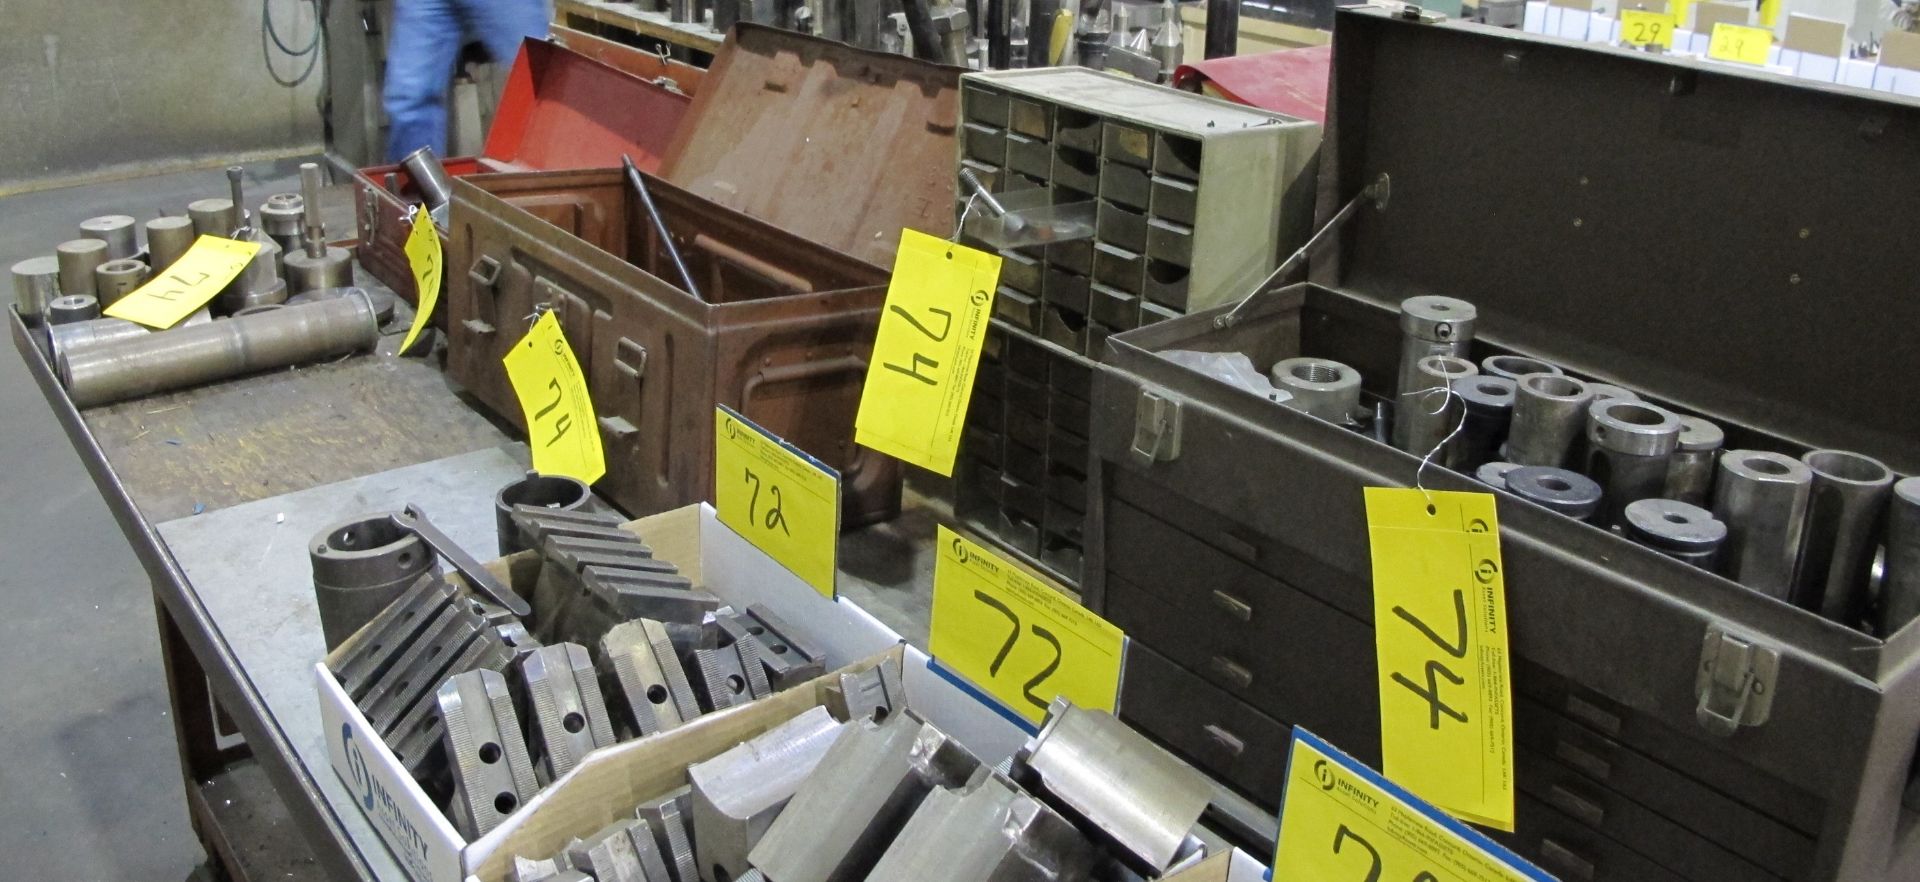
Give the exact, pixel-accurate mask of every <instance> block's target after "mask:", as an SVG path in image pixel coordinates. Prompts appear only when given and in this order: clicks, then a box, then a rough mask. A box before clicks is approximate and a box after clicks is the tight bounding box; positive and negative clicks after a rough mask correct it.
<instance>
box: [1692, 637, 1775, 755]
mask: <svg viewBox="0 0 1920 882" xmlns="http://www.w3.org/2000/svg"><path fill="white" fill-rule="evenodd" d="M1779 678H1780V652H1779V651H1778V650H1776V649H1774V648H1773V647H1771V646H1767V645H1765V644H1763V643H1760V642H1759V641H1757V640H1754V639H1753V638H1751V637H1748V636H1746V635H1744V634H1736V633H1734V632H1732V631H1729V630H1727V628H1726V626H1724V625H1722V624H1720V623H1718V622H1715V623H1713V624H1711V625H1708V626H1707V636H1706V640H1705V642H1704V644H1703V645H1702V646H1701V648H1700V670H1699V673H1698V674H1697V675H1696V676H1695V677H1694V685H1693V689H1694V694H1695V695H1696V696H1698V697H1699V699H1700V703H1699V704H1698V705H1697V706H1696V707H1695V708H1694V718H1695V719H1697V720H1698V721H1699V723H1700V725H1701V727H1703V728H1705V729H1706V730H1707V731H1709V732H1712V733H1713V734H1715V735H1718V736H1721V737H1723V738H1725V737H1728V736H1731V735H1733V734H1734V733H1735V732H1738V731H1740V727H1742V726H1760V725H1764V724H1765V723H1766V722H1767V718H1768V717H1769V716H1770V715H1771V714H1772V712H1773V693H1774V690H1775V687H1776V686H1777V685H1778V682H1779Z"/></svg>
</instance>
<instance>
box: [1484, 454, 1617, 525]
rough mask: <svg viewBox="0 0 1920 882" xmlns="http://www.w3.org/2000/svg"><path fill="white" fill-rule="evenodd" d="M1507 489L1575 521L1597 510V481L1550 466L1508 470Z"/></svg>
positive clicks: (1591, 514)
mask: <svg viewBox="0 0 1920 882" xmlns="http://www.w3.org/2000/svg"><path fill="white" fill-rule="evenodd" d="M1507 491H1508V492H1510V493H1512V494H1514V495H1515V496H1518V497H1520V498H1521V499H1525V500H1527V501H1528V502H1532V503H1534V504H1536V505H1540V506H1544V507H1545V508H1548V509H1550V510H1552V511H1556V512H1559V513H1560V514H1563V515H1566V516H1567V517H1570V518H1573V519H1574V520H1577V521H1585V520H1590V519H1592V518H1593V515H1594V512H1597V511H1599V510H1600V497H1601V495H1602V491H1601V489H1600V484H1599V483H1598V482H1596V481H1594V480H1593V479H1592V478H1589V477H1587V476H1586V475H1583V474H1580V473H1579V472H1575V471H1569V470H1567V469H1556V468H1553V467H1551V466H1521V467H1520V468H1517V469H1514V470H1513V471H1510V472H1508V473H1507Z"/></svg>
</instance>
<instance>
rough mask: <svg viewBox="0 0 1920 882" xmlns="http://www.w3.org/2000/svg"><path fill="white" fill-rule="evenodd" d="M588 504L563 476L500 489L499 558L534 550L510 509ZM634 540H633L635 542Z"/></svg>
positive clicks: (575, 483)
mask: <svg viewBox="0 0 1920 882" xmlns="http://www.w3.org/2000/svg"><path fill="white" fill-rule="evenodd" d="M420 149H422V150H425V149H427V148H425V147H422V148H420ZM592 500H593V491H592V490H591V489H589V488H588V487H587V485H586V484H585V483H584V482H582V481H581V480H580V479H578V478H570V477H567V476H566V475H542V474H539V473H538V472H528V473H527V476H526V477H524V478H521V479H520V480H518V481H514V482H513V483H511V484H508V485H507V486H505V487H502V488H500V492H498V493H495V494H494V495H493V524H494V529H495V531H496V532H497V534H498V542H499V545H500V556H501V557H506V556H507V555H509V554H512V553H514V552H516V551H525V550H527V549H529V548H532V547H534V546H533V543H531V542H529V541H527V539H526V538H525V537H524V536H523V535H522V533H521V532H520V528H519V527H518V526H516V525H515V524H514V522H513V509H514V506H516V505H526V506H531V507H534V508H542V509H549V510H552V509H558V510H562V511H575V510H578V509H580V508H581V507H583V506H585V505H587V504H589V503H590V502H591V501H592ZM638 538H639V537H635V541H638Z"/></svg>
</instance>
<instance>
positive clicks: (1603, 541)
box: [1082, 9, 1920, 880]
mask: <svg viewBox="0 0 1920 882" xmlns="http://www.w3.org/2000/svg"><path fill="white" fill-rule="evenodd" d="M1337 18H1338V25H1337V27H1336V31H1335V46H1336V47H1337V49H1336V52H1335V60H1334V81H1333V87H1332V92H1331V103H1330V107H1329V123H1328V129H1327V147H1326V149H1324V150H1323V151H1322V154H1321V156H1322V162H1321V195H1320V200H1319V211H1318V213H1319V215H1320V217H1321V218H1322V219H1323V220H1324V219H1327V218H1330V217H1331V216H1332V215H1333V214H1334V213H1335V211H1336V209H1338V208H1339V207H1341V206H1342V205H1344V204H1346V203H1347V202H1348V200H1350V199H1351V198H1353V197H1354V196H1355V195H1356V194H1358V193H1359V192H1361V191H1362V190H1363V189H1364V188H1365V187H1367V186H1368V185H1369V184H1372V183H1373V182H1375V181H1377V180H1378V179H1379V178H1380V176H1382V175H1386V176H1387V178H1388V180H1389V181H1390V188H1389V192H1388V199H1387V200H1386V204H1385V205H1384V207H1380V208H1375V207H1372V206H1370V205H1364V206H1363V207H1361V208H1359V209H1358V210H1357V213H1355V214H1354V215H1353V216H1352V220H1351V221H1350V222H1349V223H1348V224H1347V225H1346V226H1345V227H1344V228H1343V229H1342V231H1341V232H1340V233H1339V234H1338V238H1336V239H1333V240H1332V244H1331V245H1330V246H1329V247H1327V248H1324V249H1321V250H1320V251H1318V252H1317V253H1316V254H1315V256H1314V259H1313V262H1312V270H1311V275H1310V281H1309V282H1308V283H1306V284H1301V285H1293V286H1289V287H1286V288H1281V289H1277V290H1268V291H1264V292H1262V293H1261V294H1259V295H1258V296H1256V297H1255V298H1254V299H1253V300H1251V301H1250V302H1249V303H1248V304H1247V305H1246V306H1245V307H1244V308H1243V309H1241V310H1240V311H1239V312H1238V314H1237V315H1235V316H1234V319H1233V320H1232V321H1224V320H1223V318H1224V317H1225V316H1227V315H1228V314H1229V313H1230V312H1232V307H1230V306H1221V307H1216V308H1214V309H1212V310H1209V311H1206V312H1201V313H1196V314H1194V315H1190V316H1185V317H1181V318H1176V319H1172V320H1169V321H1166V322H1164V323H1161V324H1157V325H1153V326H1150V327H1145V328H1141V329H1139V330H1137V331H1133V332H1130V333H1127V334H1124V335H1117V336H1115V337H1112V338H1110V339H1109V340H1108V343H1107V348H1106V350H1105V353H1104V356H1103V360H1102V363H1101V365H1100V366H1099V367H1098V368H1097V370H1096V372H1095V376H1094V379H1093V390H1092V391H1093V397H1092V403H1093V412H1092V434H1091V436H1090V441H1091V446H1092V452H1091V456H1092V461H1091V463H1090V468H1089V474H1088V480H1089V492H1090V496H1091V499H1092V504H1091V511H1090V512H1089V524H1088V527H1087V536H1086V538H1087V561H1086V577H1085V580H1084V582H1083V586H1082V587H1083V592H1084V596H1085V598H1086V602H1087V603H1088V604H1089V605H1090V606H1092V607H1094V608H1095V609H1096V610H1098V611H1100V612H1101V613H1102V614H1104V615H1105V616H1106V617H1108V618H1109V619H1110V620H1112V621H1113V622H1114V623H1115V624H1116V625H1118V626H1120V627H1121V628H1123V629H1125V630H1126V631H1127V632H1128V634H1129V635H1130V636H1131V637H1132V638H1133V640H1132V641H1131V647H1132V648H1131V649H1130V651H1129V658H1128V661H1127V677H1126V681H1125V683H1124V684H1123V686H1122V695H1121V700H1120V713H1121V716H1122V717H1124V718H1126V719H1127V720H1128V721H1129V722H1131V723H1132V724H1134V725H1135V726H1137V727H1139V728H1140V729H1142V730H1143V731H1145V732H1147V733H1148V734H1150V735H1151V736H1153V737H1155V738H1156V739H1158V740H1160V741H1161V742H1162V743H1164V744H1166V745H1168V746H1169V747H1171V748H1172V749H1174V750H1175V751H1176V752H1178V753H1181V754H1183V755H1184V756H1186V757H1187V758H1189V759H1190V760H1192V761H1194V762H1195V763H1196V764H1198V765H1200V766H1202V767H1204V768H1206V769H1208V770H1210V771H1211V772H1212V773H1214V774H1215V775H1216V776H1218V777H1220V778H1221V779H1222V780H1225V781H1227V782H1228V783H1230V784H1232V785H1233V786H1235V787H1237V788H1238V789H1240V790H1242V791H1243V792H1245V793H1247V794H1248V795H1249V796H1252V797H1253V798H1254V799H1255V800H1256V801H1258V802H1261V803H1263V804H1265V805H1267V806H1268V807H1269V808H1271V807H1273V806H1274V805H1275V804H1276V803H1277V801H1278V799H1279V797H1280V785H1281V778H1280V771H1281V769H1280V766H1281V765H1283V764H1281V763H1280V762H1279V761H1278V758H1279V757H1282V756H1284V750H1285V744H1286V737H1287V733H1288V731H1289V728H1288V727H1289V726H1291V725H1294V724H1298V725H1303V726H1306V727H1308V728H1310V729H1313V730H1314V731H1315V732H1316V733H1317V734H1320V735H1322V736H1325V737H1327V738H1328V739H1329V740H1331V741H1332V742H1334V743H1336V744H1339V745H1341V746H1342V747H1343V748H1345V749H1347V750H1349V751H1352V752H1353V753H1354V754H1355V755H1357V756H1359V757H1361V758H1362V759H1365V760H1367V761H1369V762H1375V763H1377V762H1378V761H1379V759H1380V757H1379V750H1380V748H1379V744H1380V734H1379V731H1380V729H1379V716H1378V715H1379V710H1378V691H1377V689H1378V687H1377V685H1376V683H1377V680H1376V670H1375V664H1376V663H1375V653H1374V646H1373V641H1374V634H1373V626H1372V621H1371V620H1372V594H1371V591H1372V588H1371V564H1370V561H1369V550H1368V536H1367V529H1366V521H1365V512H1364V499H1363V494H1362V488H1363V487H1367V486H1388V487H1406V486H1413V485H1414V483H1415V472H1416V468H1417V467H1418V466H1419V463H1420V458H1419V457H1417V456H1414V455H1410V454H1407V453H1404V452H1401V451H1400V450H1398V449H1395V448H1393V447H1391V446H1389V445H1387V444H1383V443H1379V442H1377V441H1375V440H1373V439H1372V438H1371V437H1369V436H1366V435H1363V434H1360V433H1358V432H1355V431H1352V430H1350V429H1347V428H1343V427H1341V426H1338V425H1335V424H1333V423H1330V422H1324V421H1321V420H1319V419H1316V418H1314V417H1311V416H1309V415H1307V414H1306V413H1302V412H1297V411H1294V410H1291V409H1288V408H1285V407H1282V406H1278V405H1275V404H1273V403H1272V402H1271V401H1269V400H1267V399H1265V398H1263V397H1260V396H1258V395H1256V394H1254V393H1253V392H1250V391H1246V390H1243V389H1240V388H1236V387H1232V386H1229V385H1227V384H1225V383H1223V382H1220V381H1217V380H1214V379H1211V378H1209V377H1208V376H1205V375H1203V374H1201V373H1199V372H1197V371H1194V370H1190V369H1188V368H1184V367H1181V366H1179V365H1177V364H1175V363H1173V362H1172V361H1169V360H1167V359H1166V358H1164V357H1162V356H1161V355H1160V353H1163V352H1166V351H1168V350H1176V349H1184V350H1200V351H1214V352H1233V351H1238V352H1243V353H1246V354H1247V355H1249V356H1250V357H1251V359H1252V361H1253V363H1254V364H1255V365H1256V366H1257V367H1259V368H1262V369H1264V368H1265V367H1266V366H1268V365H1271V364H1273V363H1274V362H1275V361H1277V360H1278V359H1281V358H1285V357H1292V356H1300V355H1305V356H1312V357H1321V358H1331V359H1336V360H1339V361H1341V362H1344V363H1346V364H1348V365H1351V366H1353V367H1355V368H1357V369H1358V370H1359V371H1360V372H1361V374H1362V375H1363V376H1364V378H1365V381H1364V382H1365V388H1366V391H1367V392H1368V393H1370V394H1371V395H1372V396H1374V397H1383V396H1384V397H1390V396H1391V395H1392V388H1393V386H1394V383H1395V370H1396V366H1397V363H1398V359H1399V350H1400V330H1399V327H1398V314H1397V307H1398V304H1399V303H1400V301H1401V300H1403V299H1404V298H1407V297H1411V296H1415V295H1426V294H1436V295H1447V296H1452V297H1458V298H1462V299H1465V300H1467V301H1469V302H1471V303H1473V304H1475V305H1476V306H1477V308H1478V310H1479V320H1478V323H1477V334H1476V342H1475V344H1474V347H1475V348H1474V351H1473V352H1472V357H1473V358H1474V360H1478V359H1480V358H1482V357H1484V356H1486V355H1492V354H1501V353H1514V354H1521V355H1527V356H1532V357H1536V358H1541V359H1545V360H1548V361H1551V362H1554V363H1556V364H1559V365H1562V366H1564V367H1565V368H1566V369H1567V370H1569V371H1570V372H1573V373H1576V374H1580V375H1584V376H1588V377H1592V378H1596V379H1600V380H1603V381H1606V382H1610V383H1616V384H1619V385H1622V386H1626V387H1629V388H1632V389H1635V390H1638V391H1639V392H1641V393H1642V394H1643V395H1645V396H1646V397H1647V398H1648V399H1649V400H1652V401H1657V402H1660V403H1662V404H1664V405H1667V406H1671V407H1673V408H1675V409H1678V410H1682V411H1684V412H1688V413H1695V414H1700V415H1702V416H1705V417H1707V418H1709V419H1713V420H1714V421H1715V422H1717V423H1719V424H1720V425H1721V426H1723V427H1725V428H1726V432H1727V435H1728V442H1727V446H1728V447H1730V448H1737V447H1749V448H1763V449H1773V450H1777V451H1780V452H1783V453H1791V454H1798V453H1800V452H1803V451H1805V450H1807V449H1809V448H1813V447H1837V448H1845V449H1850V450H1857V451H1859V452H1861V453H1865V454H1867V455H1870V456H1873V457H1877V458H1879V459H1880V460H1882V461H1883V462H1885V463H1887V464H1888V465H1889V466H1891V467H1892V468H1893V469H1894V470H1896V471H1898V472H1901V473H1903V474H1913V473H1914V472H1915V471H1916V470H1920V443H1916V439H1920V411H1916V410H1915V409H1913V408H1908V407H1904V406H1901V405H1900V404H1898V403H1897V402H1902V401H1905V400H1907V399H1908V398H1909V397H1911V395H1912V392H1913V391H1914V388H1915V381H1916V379H1917V378H1920V354H1917V352H1916V350H1915V348H1914V347H1912V346H1911V345H1908V344H1907V343H1906V341H1905V336H1906V335H1907V334H1908V333H1909V330H1908V329H1911V328H1912V327H1914V326H1916V324H1920V298H1916V297H1914V296H1913V294H1912V292H1911V287H1912V284H1913V281H1912V280H1913V279H1914V278H1916V277H1920V251H1916V250H1914V249H1911V248H1908V247H1905V246H1904V240H1905V238H1906V237H1907V231H1910V230H1912V229H1914V228H1915V224H1916V223H1920V200H1916V199H1914V198H1913V193H1914V192H1915V186H1914V185H1915V183H1916V180H1920V175H1916V173H1915V166H1914V164H1913V160H1914V157H1916V156H1920V104H1915V103H1913V102H1908V101H1905V100H1897V99H1889V98H1888V97H1887V96H1884V95H1874V94H1869V93H1865V92H1857V91H1851V90H1846V89H1841V88H1833V87H1825V86H1812V87H1810V86H1807V85H1803V84H1798V83H1795V82H1792V81H1789V80H1786V79H1783V78H1779V77H1775V76H1772V75H1769V74H1766V73H1762V72H1757V71H1748V70H1740V69H1735V68H1733V67H1729V66H1725V65H1719V64H1709V63H1701V62H1692V61H1681V60H1668V59H1662V58H1657V57H1653V56H1649V55H1643V54H1639V53H1634V52H1628V51H1622V50H1614V49H1610V48H1605V47H1594V46H1591V45H1584V44H1569V43H1563V42H1559V41H1553V40H1548V39H1543V38H1537V37H1533V36H1530V35H1526V34H1519V33H1515V32H1512V31H1505V30H1496V29H1490V28H1484V27H1479V26H1475V25H1470V24H1460V23H1452V22H1432V21H1423V20H1420V19H1418V18H1414V19H1406V18H1402V17H1400V16H1398V15H1393V14H1388V13H1386V12H1383V11H1380V10H1373V9H1353V10H1342V11H1341V12H1340V13H1339V14H1338V16H1337ZM1424 485H1425V486H1426V487H1428V488H1430V489H1446V490H1476V489H1477V490H1486V489H1487V487H1486V486H1485V485H1482V484H1478V483H1477V482H1475V481H1474V480H1472V479H1471V478H1470V477H1468V476H1466V475H1464V474H1460V473H1457V472H1452V471H1449V470H1446V469H1441V468H1428V469H1427V470H1426V471H1425V472H1424ZM1497 495H1498V497H1499V517H1500V527H1501V536H1502V540H1501V541H1502V547H1503V553H1504V557H1505V566H1506V584H1507V586H1508V589H1507V590H1508V598H1507V604H1508V610H1509V617H1510V641H1511V646H1512V650H1513V653H1514V656H1515V659H1516V661H1515V666H1514V671H1513V688H1514V700H1515V735H1516V747H1517V751H1516V755H1517V764H1518V769H1517V776H1518V785H1519V791H1520V793H1519V799H1518V818H1517V820H1518V830H1517V832H1516V833H1515V834H1513V835H1510V836H1506V837H1504V838H1505V839H1506V840H1507V841H1508V842H1510V843H1511V844H1513V845H1515V846H1516V847H1517V848H1518V849H1519V850H1521V852H1522V853H1523V854H1525V855H1527V856H1528V857H1530V858H1532V859H1534V860H1536V861H1538V862H1539V863H1540V864H1541V865H1542V866H1543V867H1545V868H1546V869H1548V870H1549V871H1550V872H1553V873H1555V874H1556V875H1558V876H1560V877H1561V878H1565V879H1603V880H1648V879H1686V880H1730V879H1742V880H1745V879H1756V880H1766V879H1791V880H1868V879H1875V880H1877V879H1916V878H1920V811H1916V806H1920V799H1913V798H1908V797H1904V794H1905V792H1906V791H1907V790H1908V786H1909V782H1910V780H1911V779H1912V777H1913V772H1914V767H1915V748H1916V739H1920V664H1917V663H1920V629H1916V628H1913V627H1908V628H1905V629H1903V630H1901V631H1899V632H1897V633H1895V634H1894V635H1892V636H1891V637H1889V638H1887V639H1885V640H1882V639H1880V638H1877V637H1874V636H1870V635H1868V634H1865V633H1861V632H1859V631H1855V630H1853V629H1850V628H1847V627H1843V626H1841V625H1839V624H1835V623H1833V622H1830V621H1827V620H1825V619H1822V618H1820V617H1819V616H1817V615H1815V614H1813V613H1810V612H1807V611H1804V610H1801V609H1798V608H1795V607H1792V606H1789V605H1788V604H1785V603H1782V602H1780V601H1778V600H1775V599H1773V598H1771V597H1768V596H1765V595H1763V594H1761V593H1758V592H1755V591H1752V590H1748V589H1746V588H1743V587H1741V586H1739V585H1737V584H1735V583H1733V582H1731V581H1728V580H1726V579H1724V578H1721V577H1719V576H1716V575H1713V574H1711V573H1709V572H1707V571H1705V570H1701V569H1695V568H1693V567H1690V566H1687V565H1685V564H1683V563H1681V562H1679V561H1677V560H1674V559H1671V558H1667V557H1664V556H1661V555H1659V554H1657V553H1654V552H1653V551H1651V550H1649V549H1647V548H1644V547H1641V546H1639V545H1635V544H1633V543H1631V542H1629V541H1627V540H1626V539H1624V538H1621V537H1619V536H1617V535H1614V534H1612V533H1610V532H1607V531H1605V530H1602V529H1599V528H1597V527H1594V526H1592V525H1589V524H1586V523H1582V522H1577V521H1574V520H1572V519H1569V518H1565V517H1562V516H1560V515H1557V514H1554V513H1551V512H1549V511H1547V510H1546V509H1544V508H1540V507H1537V506H1534V505H1532V504H1530V503H1527V502H1524V501H1521V500H1520V499H1519V498H1517V497H1514V496H1511V495H1509V494H1507V493H1505V492H1500V493H1498V494H1497Z"/></svg>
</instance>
